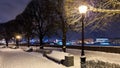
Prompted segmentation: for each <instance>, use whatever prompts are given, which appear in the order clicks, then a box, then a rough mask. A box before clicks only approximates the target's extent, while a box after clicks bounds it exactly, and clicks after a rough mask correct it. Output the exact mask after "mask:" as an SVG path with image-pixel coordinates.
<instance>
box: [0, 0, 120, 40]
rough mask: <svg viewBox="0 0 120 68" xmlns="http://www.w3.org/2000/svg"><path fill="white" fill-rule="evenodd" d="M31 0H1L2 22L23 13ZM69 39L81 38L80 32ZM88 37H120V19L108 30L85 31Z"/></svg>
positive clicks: (0, 20) (71, 33) (74, 33)
mask: <svg viewBox="0 0 120 68" xmlns="http://www.w3.org/2000/svg"><path fill="white" fill-rule="evenodd" d="M30 1H31V0H0V23H5V22H7V21H9V20H12V19H15V17H16V15H18V14H20V13H22V11H23V10H24V8H25V7H26V6H27V4H28V3H29V2H30ZM118 19H119V18H118ZM69 33H70V34H69V39H76V38H80V36H81V35H80V33H76V32H69ZM73 35H74V36H73ZM85 37H86V38H91V37H92V38H95V37H109V38H118V37H119V38H120V20H117V22H116V21H114V22H111V23H110V26H109V27H108V28H107V29H106V31H101V30H98V31H93V32H89V31H87V30H86V32H85Z"/></svg>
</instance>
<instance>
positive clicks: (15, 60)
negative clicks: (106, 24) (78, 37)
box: [0, 47, 120, 68]
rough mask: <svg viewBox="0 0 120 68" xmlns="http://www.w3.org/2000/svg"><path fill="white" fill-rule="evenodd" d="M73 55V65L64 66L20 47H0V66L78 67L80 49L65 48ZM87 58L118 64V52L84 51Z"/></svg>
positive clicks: (28, 67)
mask: <svg viewBox="0 0 120 68" xmlns="http://www.w3.org/2000/svg"><path fill="white" fill-rule="evenodd" d="M45 49H50V50H59V51H61V49H60V48H51V47H45ZM67 52H68V53H71V54H73V55H74V66H71V67H65V66H63V65H61V64H58V63H55V62H53V61H51V60H49V59H47V58H45V57H43V56H42V54H40V53H36V52H30V53H28V52H24V51H23V50H22V49H10V48H0V68H80V53H81V51H80V50H77V49H67ZM85 54H86V57H87V60H99V61H105V62H109V63H116V64H120V54H115V53H106V52H98V51H85Z"/></svg>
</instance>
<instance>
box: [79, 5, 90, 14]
mask: <svg viewBox="0 0 120 68" xmlns="http://www.w3.org/2000/svg"><path fill="white" fill-rule="evenodd" d="M78 9H79V12H80V13H86V12H87V11H88V7H87V6H85V5H81V6H79V8H78Z"/></svg>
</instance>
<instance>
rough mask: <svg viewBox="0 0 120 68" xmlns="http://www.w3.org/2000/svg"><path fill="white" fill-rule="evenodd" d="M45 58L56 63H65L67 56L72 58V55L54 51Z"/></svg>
mask: <svg viewBox="0 0 120 68" xmlns="http://www.w3.org/2000/svg"><path fill="white" fill-rule="evenodd" d="M44 56H46V57H47V58H49V59H52V60H54V61H55V62H58V63H63V62H64V61H65V56H70V54H69V53H65V52H60V51H52V52H51V53H50V54H45V55H44Z"/></svg>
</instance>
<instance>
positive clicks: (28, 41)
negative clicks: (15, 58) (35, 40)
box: [27, 37, 30, 47]
mask: <svg viewBox="0 0 120 68" xmlns="http://www.w3.org/2000/svg"><path fill="white" fill-rule="evenodd" d="M27 46H28V47H30V37H27Z"/></svg>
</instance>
